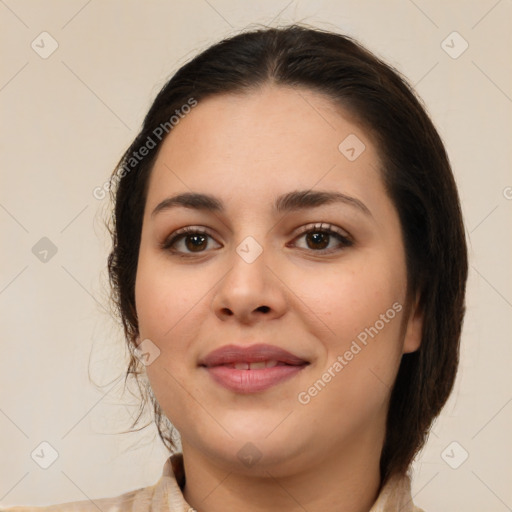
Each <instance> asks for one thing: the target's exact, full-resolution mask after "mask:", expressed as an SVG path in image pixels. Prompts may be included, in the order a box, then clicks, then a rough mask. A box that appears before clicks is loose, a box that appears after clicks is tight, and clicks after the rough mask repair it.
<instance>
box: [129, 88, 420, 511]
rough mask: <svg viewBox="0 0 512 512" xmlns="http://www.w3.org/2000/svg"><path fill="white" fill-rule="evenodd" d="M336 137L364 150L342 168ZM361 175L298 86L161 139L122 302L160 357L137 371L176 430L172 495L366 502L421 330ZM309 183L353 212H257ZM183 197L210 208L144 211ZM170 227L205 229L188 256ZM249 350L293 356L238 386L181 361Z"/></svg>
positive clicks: (374, 488)
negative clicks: (249, 455) (132, 287)
mask: <svg viewBox="0 0 512 512" xmlns="http://www.w3.org/2000/svg"><path fill="white" fill-rule="evenodd" d="M350 134H355V135H356V136H357V137H358V138H359V139H360V140H361V141H363V143H364V144H365V146H366V148H365V150H364V151H363V152H362V153H361V154H360V156H359V157H358V158H357V159H356V160H354V161H349V160H348V159H347V158H346V157H345V155H344V154H342V153H341V152H340V150H339V149H338V145H339V144H340V142H342V141H343V140H344V139H345V138H346V137H347V136H348V135H350ZM379 167H380V160H379V156H378V153H377V150H376V147H375V145H374V144H373V142H372V140H371V138H370V136H369V134H368V133H365V131H364V130H363V129H362V128H361V127H360V126H359V125H358V124H357V123H356V122H355V121H354V120H353V119H352V118H351V117H350V116H349V115H348V113H347V112H344V111H343V110H340V108H336V107H335V106H334V105H333V103H332V102H331V101H330V100H329V99H328V98H325V97H324V96H322V95H320V94H318V93H316V92H312V91H309V90H305V89H292V88H287V87H280V86H279V87H278V86H275V85H266V86H264V87H262V88H260V89H258V90H257V91H252V92H250V93H246V94H239V95H223V96H215V97H212V98H208V99H206V100H203V101H200V102H199V104H198V105H197V106H196V107H195V108H194V109H193V110H192V111H191V112H190V113H189V114H188V115H187V116H186V117H184V118H183V119H182V120H181V121H180V122H179V124H178V125H176V126H175V127H174V128H173V131H172V132H171V134H170V135H169V136H168V137H167V138H166V140H165V141H164V143H163V145H162V147H161V149H160V152H159V154H158V157H157V160H156V162H155V165H154V169H153V171H152V174H151V177H150V182H149V188H148V195H147V201H146V208H145V213H144V219H143V227H142V235H141V245H140V252H139V263H138V270H137V278H136V308H137V314H138V319H139V326H140V340H145V339H149V340H151V342H152V343H154V344H155V345H156V346H157V347H158V349H159V350H160V354H159V356H158V357H157V358H156V359H155V360H154V361H153V362H152V363H151V364H150V365H148V366H147V367H146V370H147V374H148V377H149V380H150V383H151V386H152V389H153V392H154V394H155V396H156V398H157V400H158V402H159V404H160V406H161V407H162V410H163V411H164V413H165V414H166V415H167V417H168V418H169V419H170V421H171V422H172V423H173V425H175V427H176V428H177V429H178V431H179V432H180V434H181V438H182V445H183V455H184V463H185V472H186V475H187V483H186V487H185V490H184V495H185V498H186V500H187V501H188V502H189V503H190V505H191V506H193V507H194V508H196V509H197V510H199V511H201V512H216V511H221V510H222V511H225V510H246V511H249V512H250V511H253V510H267V511H274V510H287V511H299V510H300V511H303V510H304V509H307V510H324V511H334V510H336V511H338V512H339V511H340V510H343V511H344V512H363V511H366V512H367V511H368V510H369V509H370V508H371V506H372V504H373V503H374V501H375V499H376V497H377V495H378V492H379V486H380V475H379V459H380V453H381V449H382V445H383V441H384V432H385V419H386V413H387V409H388V403H389V396H390V391H391V386H392V384H393V382H394V380H395V377H396V374H397V371H398V367H399V364H400V360H401V356H402V354H403V353H406V352H412V351H415V350H417V349H418V347H419V345H420V340H421V326H422V317H421V313H420V312H419V311H418V310H417V308H416V304H411V308H410V309H409V313H406V308H405V306H406V285H407V276H406V267H405V254H404V246H403V241H402V236H401V230H400V223H399V219H398V215H397V212H396V210H395V207H394V205H393V203H392V202H391V200H390V198H389V197H388V195H387V193H386V191H385V189H384V185H383V182H382V179H381V176H380V172H379ZM311 189H313V190H327V191H338V192H342V193H344V194H346V195H349V196H351V197H354V198H357V199H358V200H359V201H361V202H362V203H364V205H366V207H367V208H368V210H370V212H371V214H370V215H365V214H364V213H363V212H362V211H360V210H359V209H357V208H355V207H353V206H350V205H347V204H342V203H333V204H329V205H322V206H319V207H316V208H309V209H304V210H300V211H290V212H287V213H281V214H278V215H276V214H274V212H273V211H272V204H273V202H274V200H275V198H276V197H277V196H279V195H281V194H285V193H288V192H291V191H294V190H311ZM184 192H202V193H208V194H212V195H215V196H216V197H218V198H219V199H221V200H222V201H223V202H224V203H225V208H226V210H225V212H224V213H218V212H217V213H212V212H208V211H200V210H195V209H190V208H184V207H175V208H172V209H167V210H162V211H161V212H160V213H158V214H156V215H154V216H152V215H151V213H152V211H153V210H154V208H155V207H156V205H158V204H159V203H160V202H161V201H162V200H164V199H166V198H168V197H170V196H173V195H175V194H178V193H184ZM320 222H323V223H327V224H331V225H332V226H333V229H338V230H339V231H340V232H341V233H342V234H344V235H349V237H350V239H351V240H353V245H351V246H347V247H344V246H342V245H340V243H339V241H338V240H337V239H336V238H335V237H334V236H331V237H330V238H329V237H327V240H328V247H327V248H326V251H331V252H330V253H328V254H327V253H326V252H325V251H322V250H319V247H324V246H322V245H320V244H319V243H318V242H317V245H315V243H314V242H312V241H311V240H310V241H309V242H308V237H307V236H306V235H304V234H300V233H299V229H300V228H302V227H305V226H308V225H313V224H316V223H320ZM185 226H192V227H197V228H198V229H199V230H200V229H201V228H208V229H209V234H211V237H207V240H208V242H207V244H208V245H206V244H203V246H202V249H201V251H199V252H193V251H194V245H193V243H192V242H191V240H190V237H189V238H188V243H186V242H187V239H181V241H178V242H177V243H176V245H175V247H174V249H175V250H176V251H181V255H180V253H178V252H175V253H173V252H171V250H170V248H167V249H164V248H162V242H163V241H165V240H166V239H167V238H168V237H169V235H171V234H172V233H173V232H175V231H176V230H178V229H180V228H182V227H185ZM312 230H313V231H315V230H314V228H312ZM248 236H251V237H253V238H254V239H255V240H256V241H257V242H258V243H259V245H260V246H261V248H262V250H263V252H262V253H261V254H260V255H259V257H258V258H256V259H255V261H254V262H252V263H247V262H246V261H245V260H244V259H243V258H242V257H241V256H240V255H239V254H238V253H237V252H236V248H237V247H238V246H239V244H240V243H241V242H242V241H243V240H244V239H245V238H246V237H248ZM394 303H399V304H400V305H402V306H403V309H402V310H401V312H400V313H397V314H396V316H395V317H394V319H392V320H390V321H389V322H387V323H385V326H384V328H382V329H381V330H379V332H378V335H376V336H375V337H374V338H368V343H367V345H366V346H364V348H362V350H361V351H360V352H358V353H357V355H354V357H353V358H352V360H350V361H347V363H348V364H347V365H346V366H344V367H343V369H342V370H341V371H339V372H334V375H335V376H334V377H332V378H331V379H330V381H329V382H328V383H327V384H326V385H325V387H323V388H322V389H321V391H320V392H318V393H317V394H316V396H314V397H312V398H311V400H310V401H309V402H308V403H307V404H304V403H301V402H300V401H299V400H298V394H299V393H300V392H304V391H307V390H308V389H309V388H310V387H311V386H312V385H313V384H314V383H315V382H316V381H318V379H320V378H322V375H323V374H325V372H326V371H328V369H329V368H330V367H331V374H333V371H332V366H333V363H334V362H335V361H336V360H337V357H338V356H340V355H341V356H343V354H345V352H346V351H347V350H348V349H349V348H350V346H351V343H352V342H353V340H355V339H357V335H358V334H359V333H361V332H362V331H363V330H364V329H365V327H369V326H373V325H375V323H376V321H377V320H379V318H381V317H380V315H382V314H385V313H386V311H387V310H389V309H390V308H392V305H393V304H394ZM261 306H266V308H261ZM406 315H407V316H406ZM253 343H268V344H273V345H276V346H278V347H281V348H284V349H285V350H288V351H290V352H292V353H294V354H296V355H298V356H299V357H301V358H303V359H305V360H307V361H309V362H310V364H309V365H308V366H307V367H306V368H305V369H303V370H301V371H300V372H299V373H298V374H297V375H295V376H294V377H293V378H292V379H289V380H287V381H285V382H282V383H280V384H278V385H276V386H274V387H272V388H270V389H268V390H266V391H263V392H260V393H256V394H245V395H244V394H239V393H235V392H233V391H230V390H227V389H225V388H224V387H221V386H220V385H218V384H217V383H215V382H214V381H213V380H212V378H211V377H210V375H209V374H208V372H206V371H205V369H204V368H200V367H198V361H199V360H200V358H202V357H204V356H205V355H207V354H208V353H209V352H210V351H212V350H214V349H217V348H219V347H221V346H223V345H226V344H238V345H251V344H253ZM360 345H361V344H360ZM248 442H250V443H251V445H250V446H251V448H249V450H252V451H253V452H254V454H256V453H258V454H260V455H261V458H260V459H259V460H258V461H257V462H256V463H254V464H253V465H251V466H248V465H247V464H244V463H242V461H241V460H240V458H239V457H238V456H237V454H238V452H239V450H240V449H241V448H242V447H243V446H244V445H246V443H248ZM254 447H255V448H254ZM246 449H247V448H246Z"/></svg>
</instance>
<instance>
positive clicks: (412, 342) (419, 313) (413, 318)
mask: <svg viewBox="0 0 512 512" xmlns="http://www.w3.org/2000/svg"><path fill="white" fill-rule="evenodd" d="M419 299H420V294H419V293H418V294H417V295H416V300H415V301H414V304H413V305H412V306H411V310H410V313H409V318H408V319H407V326H406V329H405V336H404V343H403V351H402V352H403V353H404V354H409V353H411V352H416V350H418V349H419V348H420V345H421V338H422V334H423V310H422V308H421V307H420V305H419Z"/></svg>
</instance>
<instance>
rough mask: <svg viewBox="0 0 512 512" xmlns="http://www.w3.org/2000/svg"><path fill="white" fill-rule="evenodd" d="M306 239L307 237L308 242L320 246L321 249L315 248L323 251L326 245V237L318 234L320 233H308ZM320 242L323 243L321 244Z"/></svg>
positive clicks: (323, 234)
mask: <svg viewBox="0 0 512 512" xmlns="http://www.w3.org/2000/svg"><path fill="white" fill-rule="evenodd" d="M308 237H309V238H308V240H310V239H313V244H321V247H316V248H319V249H324V248H325V247H327V245H328V243H327V236H326V234H325V233H320V232H316V233H310V234H309V235H308ZM322 240H323V242H324V243H322Z"/></svg>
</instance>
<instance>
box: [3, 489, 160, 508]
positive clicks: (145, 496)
mask: <svg viewBox="0 0 512 512" xmlns="http://www.w3.org/2000/svg"><path fill="white" fill-rule="evenodd" d="M154 491H155V485H152V486H149V487H143V488H140V489H137V490H134V491H130V492H127V493H124V494H122V495H120V496H117V497H115V498H100V499H90V500H81V501H73V502H67V503H59V504H56V505H50V506H15V507H8V508H5V507H2V506H0V512H98V510H101V511H102V512H128V511H130V512H131V511H132V510H139V508H138V507H144V506H146V508H147V510H149V507H150V506H151V504H152V501H153V497H154Z"/></svg>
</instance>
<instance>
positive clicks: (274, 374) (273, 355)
mask: <svg viewBox="0 0 512 512" xmlns="http://www.w3.org/2000/svg"><path fill="white" fill-rule="evenodd" d="M309 364H310V363H309V361H306V360H305V359H302V358H300V357H299V356H296V355H295V354H292V353H290V352H288V351H286V350H283V349H280V348H278V347H274V346H272V345H263V344H259V345H251V346H249V347H241V346H237V345H226V346H224V347H221V348H219V349H217V350H214V351H213V352H210V353H209V354H208V355H207V356H206V357H205V358H204V359H202V360H200V362H199V367H201V368H204V369H205V370H206V372H207V373H208V374H209V375H210V376H211V377H212V379H213V380H214V381H215V382H216V383H217V384H219V385H221V386H222V387H224V388H227V389H229V390H231V391H234V392H236V393H242V394H247V393H256V392H260V391H264V390H266V389H269V388H271V387H273V386H276V385H277V384H280V383H282V382H283V381H285V380H288V379H291V378H292V377H294V376H296V375H297V374H298V373H299V372H300V371H301V370H303V369H304V368H305V367H306V366H308V365H309Z"/></svg>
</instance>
